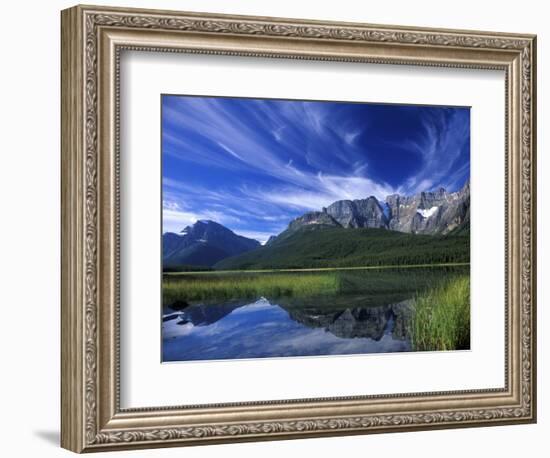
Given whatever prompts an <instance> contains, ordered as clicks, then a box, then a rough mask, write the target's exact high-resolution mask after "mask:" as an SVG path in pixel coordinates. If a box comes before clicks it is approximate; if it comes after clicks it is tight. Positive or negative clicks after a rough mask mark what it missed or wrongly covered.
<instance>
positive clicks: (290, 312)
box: [162, 267, 469, 362]
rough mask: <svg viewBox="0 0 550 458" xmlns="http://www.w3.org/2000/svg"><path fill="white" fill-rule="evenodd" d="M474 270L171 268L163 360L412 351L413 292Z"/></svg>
mask: <svg viewBox="0 0 550 458" xmlns="http://www.w3.org/2000/svg"><path fill="white" fill-rule="evenodd" d="M468 271H469V267H453V268H451V267H445V268H442V267H438V268H408V269H364V270H326V271H322V272H303V271H302V272H266V273H249V272H238V273H235V272H231V273H223V272H220V273H217V272H215V273H212V272H204V273H185V274H179V275H165V277H164V279H163V286H164V292H165V294H164V296H163V303H164V305H163V317H162V360H163V361H164V362H168V361H200V360H225V359H247V358H268V357H289V356H321V355H327V356H328V355H349V354H368V353H389V352H407V351H411V350H412V348H411V341H410V335H409V322H410V320H411V317H412V314H413V306H412V302H413V301H412V299H413V298H414V297H415V295H417V294H419V293H421V292H423V291H426V290H428V289H430V288H433V287H434V286H436V285H438V284H440V283H442V282H444V281H446V280H448V279H450V278H452V277H453V276H457V275H464V274H465V273H467V272H468ZM319 291H322V293H319Z"/></svg>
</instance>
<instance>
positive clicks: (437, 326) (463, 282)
mask: <svg viewBox="0 0 550 458" xmlns="http://www.w3.org/2000/svg"><path fill="white" fill-rule="evenodd" d="M414 308H415V312H414V317H413V319H412V323H411V339H412V346H413V349H414V350H427V351H440V350H443V351H445V350H464V349H469V348H470V278H469V276H460V277H456V278H453V279H452V280H449V281H448V282H446V283H443V284H442V285H440V286H436V287H434V288H432V289H430V290H427V291H424V292H423V293H420V294H419V295H417V296H416V297H415V300H414Z"/></svg>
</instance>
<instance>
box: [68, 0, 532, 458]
mask: <svg viewBox="0 0 550 458" xmlns="http://www.w3.org/2000/svg"><path fill="white" fill-rule="evenodd" d="M61 34H62V35H61V38H62V101H61V102H62V103H61V109H62V113H61V115H62V133H61V134H62V135H61V136H62V148H61V149H62V151H61V154H62V187H61V191H62V290H61V292H62V304H61V320H62V326H61V329H62V331H61V332H62V334H61V341H62V342H61V343H62V346H61V361H62V387H61V392H62V405H61V410H62V424H61V443H62V446H63V447H64V448H67V449H69V450H72V451H75V452H92V451H105V450H121V449H132V448H144V447H166V446H179V445H196V444H208V443H221V442H238V441H252V440H276V439H292V438H304V437H316V436H317V437H318V436H330V435H346V434H368V433H378V432H394V431H413V430H424V429H435V428H456V427H470V426H488V425H503V424H517V423H532V422H535V421H536V182H535V177H536V161H535V155H536V119H535V118H536V81H535V79H536V68H535V65H536V37H535V36H533V35H519V34H506V33H493V32H473V31H461V30H437V29H421V28H414V27H396V26H380V25H367V24H353V23H342V24H340V23H332V22H320V21H306V20H293V19H279V18H261V17H247V16H227V15H214V14H202V13H183V12H171V11H156V10H139V9H123V8H110V7H94V6H75V7H73V8H70V9H67V10H64V11H63V12H62V27H61ZM124 50H133V51H140V52H141V51H143V52H170V53H196V54H219V55H230V56H233V55H235V56H249V57H263V58H285V59H300V60H322V61H339V62H359V63H361V62H364V63H379V64H395V65H418V66H435V67H450V68H467V69H470V68H471V69H487V70H502V71H504V72H505V78H506V85H505V86H506V90H505V94H504V97H505V106H506V108H505V112H506V119H505V120H503V122H505V125H506V128H505V131H506V134H505V136H506V138H505V149H506V177H505V180H506V189H505V201H506V222H505V227H506V235H505V242H506V243H505V248H504V249H505V258H506V266H505V267H506V279H505V282H506V291H505V308H506V310H505V314H506V320H505V321H506V323H505V326H506V328H505V344H504V345H505V364H504V367H503V371H504V373H505V380H506V383H505V387H504V388H502V389H493V388H490V389H480V390H465V391H456V392H455V391H452V392H450V391H447V392H426V393H395V394H391V395H380V396H374V395H370V396H347V397H337V398H334V397H330V398H321V399H319V398H311V399H299V400H292V401H267V400H266V401H257V402H250V403H232V404H215V403H214V404H207V405H192V406H170V407H159V408H149V407H148V408H142V409H139V408H138V409H123V408H121V406H120V389H121V386H120V352H119V337H120V336H119V326H120V323H119V319H120V316H119V306H120V304H119V275H120V265H119V258H120V253H119V237H120V233H119V209H120V200H119V181H118V180H119V173H120V163H119V148H120V138H119V122H120V105H119V98H120V73H119V69H120V55H121V53H122V52H123V51H124Z"/></svg>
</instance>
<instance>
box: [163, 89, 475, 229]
mask: <svg viewBox="0 0 550 458" xmlns="http://www.w3.org/2000/svg"><path fill="white" fill-rule="evenodd" d="M346 109H348V108H346V106H341V105H337V104H336V105H335V104H332V105H330V104H324V103H316V102H274V101H268V100H246V101H239V100H238V99H237V100H235V99H234V102H233V103H232V104H231V103H227V99H224V98H215V97H211V98H210V97H173V98H171V100H170V103H169V104H166V106H164V105H163V154H164V155H166V157H167V160H168V158H169V159H170V161H174V160H175V161H176V163H177V164H181V167H180V166H179V165H177V166H175V167H176V168H175V169H171V168H170V167H168V166H165V168H164V173H165V174H164V177H163V195H164V198H165V199H166V200H168V201H170V202H173V203H174V202H176V203H178V204H179V205H180V207H179V208H177V209H174V208H167V209H166V211H165V216H164V219H165V222H166V224H165V226H170V227H176V225H178V224H180V223H183V222H187V221H190V220H191V219H192V218H194V217H196V219H216V220H218V221H219V222H220V223H222V224H227V225H228V227H230V228H232V229H233V230H234V231H235V232H238V231H241V232H242V231H248V232H249V233H253V232H254V233H258V234H259V233H263V234H267V233H268V231H271V230H272V229H275V227H276V225H277V224H279V222H280V221H285V220H286V221H289V220H290V219H291V218H292V217H295V216H297V215H298V214H299V212H302V211H303V210H316V209H320V208H321V207H323V206H327V205H329V204H331V203H332V202H334V201H336V200H341V199H361V198H366V197H368V196H371V195H374V196H376V197H377V198H378V199H380V200H383V199H385V198H386V196H387V195H389V194H393V193H395V192H400V193H404V194H413V193H417V192H420V191H424V190H428V189H430V188H433V187H438V186H442V185H443V186H446V187H456V186H457V185H458V184H459V183H461V182H462V181H463V180H464V177H467V176H468V174H469V161H467V162H466V163H463V159H464V154H463V148H464V144H465V142H466V141H467V138H468V135H469V123H468V122H467V121H465V119H464V113H466V112H465V111H464V112H463V113H454V114H453V113H451V114H449V113H446V112H444V110H439V111H438V110H431V112H430V113H428V115H422V118H421V119H420V124H419V126H420V128H419V129H418V128H417V129H416V130H415V131H414V135H413V134H411V135H410V136H408V137H407V136H404V135H401V136H400V137H399V138H394V137H392V136H391V135H390V134H391V132H390V133H386V135H390V137H389V138H386V140H388V145H389V146H392V145H391V142H392V141H394V142H396V145H397V146H398V147H399V148H400V149H401V150H405V151H406V150H409V151H410V152H411V155H412V156H414V157H415V158H418V160H417V164H415V172H414V174H413V173H410V174H408V175H407V173H406V171H405V172H404V178H403V179H402V180H401V181H400V182H399V183H395V180H394V181H391V180H389V181H388V180H385V179H384V176H385V173H384V171H382V173H381V172H380V165H378V169H377V166H376V164H375V166H371V160H372V162H376V161H374V159H376V160H377V161H378V163H379V164H380V162H384V161H383V160H382V161H381V160H380V157H381V156H382V157H383V155H384V154H385V151H384V147H383V145H382V143H380V142H379V143H378V144H376V143H372V142H370V141H369V138H370V136H372V135H374V136H376V135H378V132H377V131H376V130H374V131H373V130H370V131H368V129H370V128H371V127H372V126H371V125H372V122H371V121H372V120H371V119H366V118H365V116H362V117H361V118H360V119H359V118H356V117H354V116H348V115H343V114H342V113H344V112H345V110H346ZM350 109H351V108H350ZM353 109H355V108H353ZM344 114H345V113H344ZM399 128H400V126H399V125H397V124H396V127H395V132H399ZM377 145H378V146H377ZM393 146H394V147H395V145H393ZM461 161H462V162H461ZM385 162H386V163H385V167H387V168H388V170H389V169H391V167H392V166H393V164H392V163H391V161H385ZM172 163H173V162H170V164H172ZM199 166H200V167H201V173H208V175H211V176H212V177H223V178H221V179H220V180H219V181H215V180H214V179H208V180H205V181H204V182H203V181H201V180H200V179H199V178H195V177H193V172H190V170H196V167H199ZM174 170H178V171H180V170H181V171H182V172H181V173H182V174H184V176H185V177H186V179H182V178H181V176H178V174H177V173H175V172H174ZM206 170H208V172H206ZM389 175H391V174H389ZM390 182H392V183H393V184H390ZM170 212H173V213H170ZM178 228H179V230H181V226H178Z"/></svg>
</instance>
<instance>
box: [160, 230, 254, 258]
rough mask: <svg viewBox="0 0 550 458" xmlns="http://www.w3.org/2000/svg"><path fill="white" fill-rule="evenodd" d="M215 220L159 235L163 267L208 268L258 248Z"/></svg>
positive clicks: (249, 240) (252, 242) (252, 241)
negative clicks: (160, 237)
mask: <svg viewBox="0 0 550 458" xmlns="http://www.w3.org/2000/svg"><path fill="white" fill-rule="evenodd" d="M260 246H261V244H260V242H258V241H257V240H254V239H249V238H247V237H243V236H242V235H237V234H235V233H234V232H233V231H231V230H230V229H228V228H226V227H225V226H222V225H221V224H218V223H216V222H214V221H209V220H199V221H197V222H196V223H195V224H193V225H191V226H187V227H186V228H184V229H183V230H182V231H181V232H179V233H174V232H167V233H165V234H163V236H162V264H163V268H185V267H192V266H201V267H211V266H213V265H214V264H216V263H217V262H218V261H221V260H222V259H225V258H228V257H231V256H235V255H238V254H241V253H244V252H246V251H250V250H253V249H254V248H258V247H260Z"/></svg>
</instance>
